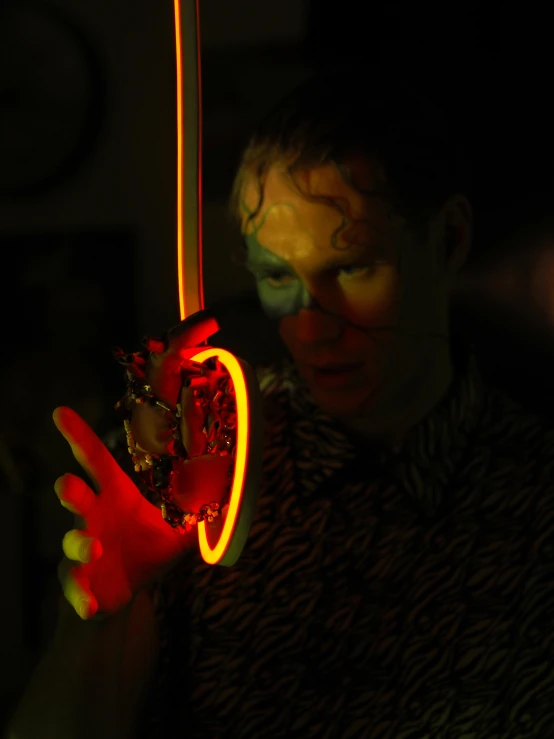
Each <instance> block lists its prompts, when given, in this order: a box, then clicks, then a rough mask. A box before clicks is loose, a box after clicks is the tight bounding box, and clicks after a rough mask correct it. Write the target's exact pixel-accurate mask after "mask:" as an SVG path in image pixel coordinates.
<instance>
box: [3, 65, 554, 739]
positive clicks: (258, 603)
mask: <svg viewBox="0 0 554 739" xmlns="http://www.w3.org/2000/svg"><path fill="white" fill-rule="evenodd" d="M462 165H463V160H461V159H460V157H459V155H458V154H457V142H456V140H453V139H452V137H451V136H449V134H448V128H447V126H446V123H444V122H442V121H441V120H440V116H439V114H438V113H437V112H435V111H434V109H433V108H432V107H431V106H430V105H429V104H427V103H424V102H422V100H421V99H420V98H418V97H417V96H413V95H410V94H409V91H406V90H401V89H400V88H398V87H393V86H389V87H388V88H387V87H386V86H383V88H382V89H378V85H377V83H376V82H375V81H374V80H372V79H371V78H369V77H366V78H365V79H364V78H363V77H360V76H358V77H355V76H354V75H350V76H348V75H346V74H345V73H344V72H343V71H339V72H337V73H336V74H335V75H330V76H324V77H323V78H319V79H316V80H312V81H310V82H309V83H307V84H306V85H303V86H301V87H300V88H299V89H298V90H297V91H295V92H294V93H293V94H292V95H291V96H290V97H289V98H287V99H286V100H285V101H283V102H281V103H280V104H279V105H278V106H277V108H276V109H275V110H274V111H272V112H271V113H270V114H269V115H268V116H267V118H266V119H265V120H264V122H263V123H262V124H261V125H260V127H259V129H258V131H257V132H256V133H255V135H254V137H253V139H252V140H251V143H250V145H249V147H248V148H247V150H246V152H245V154H244V157H243V161H242V163H241V165H240V168H239V173H238V175H237V180H236V183H235V187H234V191H233V198H232V205H233V210H234V213H235V215H236V216H237V218H238V220H239V223H240V227H241V229H242V232H243V234H244V238H245V245H246V266H247V267H248V269H249V270H250V271H251V272H252V273H253V275H254V277H255V280H256V285H257V289H258V294H259V297H260V302H261V305H262V307H263V308H264V310H265V312H266V313H267V315H268V316H269V317H270V318H271V319H272V320H273V321H274V323H275V325H276V330H278V331H279V334H280V336H281V338H282V340H283V342H284V344H285V346H286V348H287V350H288V354H289V355H290V359H292V362H290V361H285V362H283V364H282V366H278V367H271V368H265V370H260V383H261V388H262V391H263V394H264V397H265V400H266V420H267V439H266V447H265V458H264V484H263V486H262V490H261V491H260V501H259V507H258V511H257V515H256V518H255V521H254V524H253V527H252V530H251V533H250V537H249V541H248V543H247V546H246V548H245V550H244V553H243V555H242V557H241V559H240V560H239V562H238V563H237V564H236V565H235V566H234V567H233V568H229V569H227V568H211V567H209V566H207V565H205V564H204V563H203V562H201V561H199V557H198V555H197V554H196V553H195V552H194V551H192V550H190V549H188V550H187V552H186V554H184V553H183V550H182V548H181V549H179V546H182V545H179V544H178V543H177V539H176V538H175V537H174V536H173V533H174V532H173V531H172V530H169V527H167V526H166V525H165V524H164V523H163V522H161V517H159V512H158V511H157V510H156V509H155V508H154V507H153V506H150V505H149V504H148V503H147V501H145V500H144V499H143V498H141V497H140V495H139V494H138V491H136V489H135V488H134V485H133V483H132V482H131V481H130V480H129V478H127V477H126V476H125V475H124V474H123V473H122V472H121V471H120V470H119V468H117V465H115V463H114V462H113V460H112V459H111V458H110V457H109V455H108V454H107V452H106V450H105V449H104V448H103V447H102V445H101V444H100V442H99V441H98V440H97V439H96V438H95V437H94V436H93V434H92V432H90V430H89V429H88V428H87V427H86V426H85V425H84V424H83V422H82V421H80V419H78V418H77V417H75V415H74V414H72V413H71V412H70V411H68V410H59V411H58V412H57V417H56V418H57V424H58V426H59V428H60V429H61V430H62V433H64V435H65V436H66V438H68V440H69V441H70V443H71V444H72V446H73V449H74V451H75V453H76V456H77V457H78V458H79V459H80V461H82V463H83V466H84V467H85V469H87V470H88V471H89V472H90V473H91V476H92V477H93V478H94V479H95V480H96V482H97V485H98V487H99V488H100V493H101V494H100V496H99V497H95V496H94V495H93V493H92V491H91V490H90V489H89V488H87V487H86V486H85V485H84V483H82V482H79V481H77V479H76V478H71V477H70V476H65V477H64V478H61V479H60V480H59V481H58V483H57V485H56V490H57V493H58V495H59V497H60V498H61V500H62V501H63V502H64V504H65V505H66V506H67V507H69V508H70V509H71V510H73V511H74V512H76V513H77V514H79V515H81V516H83V517H84V519H85V525H84V526H83V525H80V526H79V528H85V529H86V532H85V534H83V533H79V531H73V532H70V534H68V536H67V537H66V540H65V541H64V551H65V554H66V557H67V560H66V561H65V565H64V566H63V568H62V581H63V583H64V591H65V593H66V597H67V598H68V600H69V602H70V603H71V604H72V605H73V606H74V608H75V609H76V610H78V609H80V608H82V609H83V610H82V611H81V614H82V616H83V617H84V618H85V619H86V618H88V617H89V616H91V615H93V614H94V613H95V612H96V611H97V609H99V610H100V612H104V614H114V613H115V612H117V611H119V612H120V613H121V612H123V611H122V610H121V609H123V610H124V606H125V604H126V603H127V602H128V601H129V599H130V598H131V597H132V595H133V593H136V592H137V591H140V595H139V597H138V598H136V599H135V601H134V605H133V607H132V609H131V611H130V614H131V615H130V616H129V622H128V623H127V625H123V626H120V627H119V628H120V632H119V639H118V637H114V636H112V637H111V638H112V642H111V643H112V644H118V643H121V644H123V645H124V648H123V647H119V648H118V650H116V651H117V654H118V659H119V660H120V662H119V664H123V666H124V667H123V670H124V671H123V673H119V681H117V680H116V681H115V682H116V683H117V685H118V686H119V690H120V692H119V696H120V698H119V703H118V702H117V699H116V698H115V697H114V696H115V695H117V694H116V692H115V689H114V690H113V691H112V692H110V693H109V696H110V700H113V701H114V702H113V707H112V710H113V712H114V713H113V715H114V716H117V718H118V720H119V721H120V724H119V726H120V729H119V734H115V735H119V736H123V735H127V734H125V733H124V732H125V731H127V732H128V735H129V736H138V735H141V736H142V735H144V736H155V735H156V731H159V732H160V735H163V736H181V735H182V736H183V737H185V736H186V737H195V738H196V737H198V739H200V738H201V737H202V738H203V737H210V738H211V737H223V736H225V737H227V736H228V737H240V738H241V739H250V737H252V738H255V737H256V738H257V737H262V736H264V737H265V736H268V737H297V736H298V737H318V738H320V737H329V738H331V737H339V738H340V739H346V738H347V737H364V738H365V737H367V738H368V739H381V738H382V737H383V738H384V737H391V738H394V739H398V737H406V738H407V737H430V738H434V737H449V738H452V739H461V738H462V737H473V736H475V737H477V736H483V737H486V739H492V737H499V738H500V737H502V739H508V738H511V737H514V739H515V737H521V736H529V737H548V736H551V735H552V725H554V636H553V630H552V623H553V618H554V588H553V586H552V578H553V575H554V496H553V493H554V485H553V479H554V477H553V473H554V463H553V455H552V443H553V441H554V436H553V434H552V432H551V431H549V430H545V429H543V428H542V426H541V424H540V422H539V421H538V420H537V419H535V418H534V417H532V416H530V415H528V414H527V413H525V412H524V411H523V410H522V409H520V408H519V407H517V406H516V405H515V404H513V403H511V402H510V401H509V400H508V399H506V398H504V397H503V396H501V395H500V394H499V393H496V392H495V391H494V390H490V389H485V388H484V387H483V383H482V381H481V379H480V377H479V373H478V371H477V369H476V366H475V362H474V360H473V358H472V356H471V352H470V351H469V350H468V347H467V346H466V345H465V344H464V343H463V342H462V341H460V340H459V338H458V337H457V336H455V335H454V334H453V332H452V331H451V328H450V327H451V320H450V312H449V302H450V295H451V292H452V288H453V285H454V284H455V280H456V277H457V274H458V272H459V270H460V269H461V267H462V266H463V264H464V261H465V258H466V255H467V253H468V250H469V247H470V242H471V226H472V212H471V206H470V204H469V201H468V199H467V196H466V194H465V193H466V184H467V182H466V178H465V173H464V168H463V166H462ZM164 527H165V529H164ZM181 540H182V537H181ZM139 543H140V544H141V545H142V546H138V544H139ZM145 544H147V545H148V546H145ZM82 547H84V548H83V549H82ZM102 550H103V553H102V556H99V554H100V551H102ZM137 552H138V553H137ZM178 560H180V562H179V564H178V565H175V566H173V567H172V569H171V572H170V573H169V574H168V575H165V576H164V577H163V578H162V579H161V581H160V582H159V584H158V585H157V586H156V587H155V588H154V589H153V590H152V592H153V598H154V603H155V606H156V611H157V615H158V620H157V626H154V618H153V613H152V609H149V608H148V605H144V603H148V602H150V601H148V599H147V598H146V596H145V595H144V589H141V588H142V586H143V585H144V584H145V583H146V582H149V581H151V579H152V577H154V576H155V575H156V574H157V573H162V572H163V571H164V570H165V569H167V566H168V563H175V562H177V561H178ZM75 562H81V563H86V564H81V565H80V566H75ZM137 573H138V574H137ZM137 604H138V605H137ZM141 604H142V605H141ZM141 607H142V608H143V611H142V615H140V614H141V611H140V608H141ZM137 614H138V615H137ZM118 618H121V617H120V616H119V615H117V614H116V615H108V617H107V618H106V616H105V617H104V620H103V621H100V622H99V623H100V624H103V626H100V625H95V624H96V622H95V620H93V621H90V622H86V623H85V624H79V622H78V621H77V620H76V619H73V621H72V622H71V623H72V627H71V628H72V629H73V630H74V631H78V629H77V626H90V627H91V632H90V634H89V635H88V636H87V637H84V636H81V637H79V638H80V640H81V641H80V642H79V645H82V644H85V643H86V644H87V645H88V648H89V650H90V649H91V647H90V644H92V643H96V644H102V643H106V642H107V637H105V638H104V642H102V635H101V631H102V630H104V633H108V631H109V630H110V628H111V629H112V632H113V633H115V631H116V629H117V628H118V627H116V626H114V625H113V624H115V623H116V619H118ZM68 623H69V621H68ZM129 624H131V625H132V624H135V626H134V630H133V628H131V626H130V625H129ZM92 629H94V630H95V631H94V634H92ZM80 633H81V634H83V633H84V631H83V630H81V632H80ZM68 639H69V637H68V638H67V639H66V642H65V643H66V644H68V643H69V641H68ZM94 640H96V641H94ZM77 641H78V640H77ZM61 643H63V634H62V636H61V637H60V644H61ZM144 644H148V645H149V647H148V650H145V649H144ZM141 646H142V651H141ZM79 648H80V649H84V647H82V646H79ZM60 649H61V648H60ZM109 651H110V650H109V649H108V648H107V647H105V653H106V654H107V653H109ZM145 652H147V654H145ZM60 653H61V652H58V654H60ZM76 653H80V652H79V650H78V649H76V650H74V654H76ZM89 654H90V652H89ZM56 659H57V662H58V663H59V662H60V659H61V658H60V657H59V656H58V657H57V658H56V657H52V658H51V664H54V663H56ZM133 666H134V667H133ZM74 669H75V674H77V675H79V676H81V675H82V672H83V669H84V668H83V659H81V662H80V667H76V668H74ZM95 674H96V675H101V670H100V671H98V669H97V671H96V672H95ZM137 674H138V675H139V677H138V678H136V679H133V675H137ZM122 675H123V677H122ZM79 679H80V678H79ZM94 684H95V685H98V684H102V685H104V684H105V681H104V682H102V679H101V678H100V677H97V678H96V681H95V682H94ZM85 687H86V684H84V683H83V684H81V685H80V687H79V689H78V691H77V692H78V695H79V696H81V700H82V696H83V694H84V692H85ZM74 691H75V688H74ZM89 695H90V691H89ZM142 698H144V700H141V699H142ZM29 701H30V699H29ZM103 701H104V702H103V703H102V706H103V707H105V706H107V701H108V699H107V698H103ZM99 702H100V700H99V699H98V700H96V701H94V700H90V703H89V708H88V709H86V710H88V714H87V715H89V714H94V710H93V709H94V706H95V705H96V706H97V707H98V704H99ZM31 705H32V702H31V701H30V702H29V703H27V708H26V710H25V709H21V710H20V716H22V715H25V714H26V715H28V714H29V712H30V710H31V709H30V708H29V706H31ZM81 705H84V703H82V704H81ZM91 706H92V708H91ZM83 710H85V709H83ZM106 715H107V718H106V722H105V724H104V725H103V729H104V730H107V729H106V726H108V727H109V725H110V723H109V715H110V714H109V713H108V714H106ZM21 721H22V719H21ZM113 722H115V718H114V719H113ZM113 722H112V723H113ZM21 725H23V723H22V724H21ZM98 725H99V724H98ZM16 726H17V725H16ZM43 726H44V724H43ZM121 727H123V728H121ZM163 732H165V733H163ZM15 735H17V734H15ZM44 735H45V736H46V734H44ZM91 735H92V736H96V735H100V734H99V733H98V734H95V733H92V734H91ZM21 736H23V733H21Z"/></svg>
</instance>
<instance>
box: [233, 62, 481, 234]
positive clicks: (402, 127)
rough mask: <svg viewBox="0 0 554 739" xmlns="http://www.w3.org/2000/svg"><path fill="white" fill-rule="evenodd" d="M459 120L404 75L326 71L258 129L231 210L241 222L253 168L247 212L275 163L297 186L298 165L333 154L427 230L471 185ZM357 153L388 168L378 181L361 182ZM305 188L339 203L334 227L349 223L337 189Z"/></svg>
mask: <svg viewBox="0 0 554 739" xmlns="http://www.w3.org/2000/svg"><path fill="white" fill-rule="evenodd" d="M419 87H421V85H419ZM455 124H456V120H455V118H454V117H453V116H449V114H448V112H447V108H446V106H444V105H441V104H439V103H437V102H436V101H434V100H432V98H431V97H430V96H428V95H426V94H424V93H422V92H421V91H420V90H419V89H418V85H417V84H414V83H413V82H411V81H409V80H408V79H406V78H405V77H401V76H396V78H391V76H389V75H387V74H383V73H382V72H380V71H375V70H372V69H371V68H367V67H365V66H363V65H360V64H356V65H344V66H342V67H338V66H336V67H334V69H332V70H323V71H320V72H319V73H317V74H315V75H313V76H312V77H311V78H310V79H309V80H308V81H306V82H304V83H302V84H300V85H299V86H298V87H297V88H296V89H294V90H293V91H292V92H291V93H290V94H289V95H287V96H286V97H285V98H284V99H282V100H281V101H280V102H279V103H278V104H277V105H276V106H275V107H274V108H273V109H272V110H270V111H269V113H268V114H267V115H266V116H265V117H264V118H263V120H262V121H261V122H260V123H259V125H258V126H257V128H256V129H255V131H254V132H253V134H252V136H251V138H250V140H249V142H248V144H247V146H246V148H245V149H244V151H243V154H242V158H241V160H240V164H239V167H238V170H237V173H236V176H235V180H234V183H233V188H232V191H231V196H230V200H229V211H230V214H231V217H232V218H233V220H235V221H237V222H238V223H239V224H240V225H242V222H243V220H244V212H245V205H244V203H243V200H242V196H243V191H244V187H245V184H246V182H247V181H248V182H251V181H252V178H254V181H255V182H256V185H257V188H258V204H257V207H256V208H254V210H253V211H252V212H248V218H247V222H249V221H251V220H252V219H253V218H255V217H256V216H257V215H258V213H259V211H260V208H261V206H262V202H263V197H264V178H265V176H266V174H267V171H268V169H269V168H270V167H271V166H273V165H275V164H280V165H283V166H284V170H285V172H286V173H287V174H288V176H289V178H290V180H291V182H292V183H293V184H294V186H295V188H296V189H297V190H300V186H299V184H298V183H297V182H296V180H295V173H297V172H299V171H301V170H305V169H308V168H311V167H314V166H318V165H319V166H321V165H324V164H329V163H331V164H333V165H334V166H336V167H337V169H338V170H339V172H340V174H341V176H342V178H343V180H344V181H345V182H346V183H347V184H349V185H350V186H351V187H353V188H354V189H356V190H357V191H358V192H360V193H362V194H363V195H366V196H373V197H380V198H385V199H387V200H388V201H389V202H390V204H391V207H392V209H393V211H394V212H395V213H397V214H398V215H400V216H402V217H404V218H405V219H406V221H407V222H408V223H409V224H410V225H411V226H412V227H414V229H417V230H419V231H420V232H421V229H423V228H425V227H426V225H427V223H428V221H429V218H430V217H431V216H432V215H433V213H435V212H436V211H437V210H439V209H440V207H441V206H442V205H443V204H444V202H445V201H446V200H447V199H448V197H449V196H451V195H454V194H464V195H469V192H470V168H469V163H468V158H467V156H466V155H465V153H464V152H463V151H462V149H461V146H460V144H461V138H462V137H461V136H459V135H456V128H455ZM360 158H363V159H365V160H368V161H369V162H372V163H377V164H378V165H379V167H380V170H381V171H382V173H383V175H384V176H383V178H382V179H383V183H382V187H380V189H379V190H378V191H371V192H369V191H367V190H364V189H363V188H362V187H361V186H360V184H359V183H357V182H356V180H355V178H354V176H353V172H352V167H351V164H352V162H353V160H354V159H360ZM300 191H301V190H300ZM302 194H303V195H304V196H305V197H306V198H307V199H310V200H319V201H325V202H327V203H328V204H329V205H332V206H333V207H335V208H337V209H338V210H339V211H340V212H341V214H342V216H343V222H342V224H341V226H340V227H339V229H337V232H340V230H342V228H344V227H345V226H346V225H347V221H348V219H347V218H346V215H345V213H344V211H343V210H342V208H341V207H340V204H339V203H338V202H337V201H335V200H334V199H333V198H329V197H324V196H317V197H316V196H313V195H310V194H308V193H302ZM337 232H335V243H336V236H337V235H338V233H337Z"/></svg>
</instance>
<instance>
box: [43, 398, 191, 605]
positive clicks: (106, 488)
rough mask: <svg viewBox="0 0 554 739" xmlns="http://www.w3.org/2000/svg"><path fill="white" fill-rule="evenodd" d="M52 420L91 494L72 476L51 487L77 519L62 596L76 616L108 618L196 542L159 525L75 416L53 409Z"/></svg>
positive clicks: (62, 572) (67, 544) (66, 544)
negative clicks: (87, 480)
mask: <svg viewBox="0 0 554 739" xmlns="http://www.w3.org/2000/svg"><path fill="white" fill-rule="evenodd" d="M54 422H55V424H56V426H57V428H58V429H59V431H60V432H61V433H62V435H63V436H64V437H65V439H66V440H67V441H68V443H69V444H70V446H71V449H72V451H73V455H74V456H75V458H76V460H77V461H78V462H79V464H80V465H81V466H82V468H83V469H84V471H85V472H86V473H87V475H88V476H89V478H90V479H91V481H92V482H93V484H94V487H95V488H96V492H94V491H93V490H92V489H91V488H90V487H89V486H88V485H87V484H86V483H85V482H84V481H83V480H82V479H81V478H79V477H77V476H76V475H71V474H66V475H63V476H62V477H60V478H59V479H58V480H57V481H56V484H55V490H56V493H57V495H58V497H59V498H60V501H61V502H62V505H64V506H65V507H66V508H68V509H69V510H70V511H71V512H72V513H74V514H75V516H76V528H75V529H73V530H72V531H69V532H68V533H67V534H66V536H65V537H64V541H63V550H64V554H65V559H64V560H63V561H62V563H61V564H60V567H59V577H60V581H61V584H62V587H63V591H64V595H65V597H66V598H67V600H68V601H69V603H70V604H71V605H72V606H73V608H75V610H76V611H77V613H79V615H80V616H81V617H82V618H91V617H92V616H94V614H95V613H96V612H97V611H100V612H102V613H107V614H111V613H115V612H116V611H118V610H119V609H121V608H122V607H123V606H125V605H126V604H127V603H128V602H129V601H130V600H131V598H132V597H133V595H134V594H135V593H137V592H138V591H139V590H140V589H141V588H142V587H144V586H145V585H147V584H148V583H149V582H151V581H152V580H153V579H154V578H155V577H156V576H158V575H160V574H163V573H164V572H165V571H166V570H167V569H168V568H169V567H171V566H172V565H173V564H174V563H175V562H176V561H177V560H178V559H179V558H180V557H181V556H182V554H183V553H184V551H185V550H186V548H187V547H190V546H191V545H192V546H194V545H195V542H196V537H195V536H191V535H182V534H180V533H179V532H178V531H176V530H174V529H172V528H171V527H170V526H168V525H167V523H165V522H164V521H163V519H162V517H161V515H160V511H159V510H158V509H157V508H156V507H155V506H154V505H152V504H151V503H150V502H148V501H147V500H146V499H145V498H144V497H143V496H142V495H141V493H140V491H139V489H138V488H137V487H136V485H135V484H134V483H133V481H132V480H131V479H130V478H129V477H128V475H126V474H125V473H124V472H123V470H122V469H121V468H120V467H119V465H118V464H117V462H116V461H115V459H114V458H113V457H112V455H111V454H110V452H109V451H108V449H107V448H106V447H105V446H104V444H103V443H102V442H101V441H100V439H99V438H98V437H97V436H96V434H95V433H94V432H93V431H92V430H91V429H90V427H89V426H88V425H87V424H86V423H85V422H84V421H83V420H82V419H81V418H80V417H79V416H78V415H77V414H76V413H75V412H74V411H72V410H71V409H70V408H57V409H56V411H55V412H54ZM191 533H192V532H191Z"/></svg>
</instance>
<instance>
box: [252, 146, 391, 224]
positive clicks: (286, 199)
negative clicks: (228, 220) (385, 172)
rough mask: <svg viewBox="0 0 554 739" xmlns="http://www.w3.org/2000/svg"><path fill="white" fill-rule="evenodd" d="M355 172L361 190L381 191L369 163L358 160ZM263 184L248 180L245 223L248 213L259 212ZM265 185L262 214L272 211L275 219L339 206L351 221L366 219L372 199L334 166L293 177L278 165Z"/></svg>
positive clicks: (268, 175)
mask: <svg viewBox="0 0 554 739" xmlns="http://www.w3.org/2000/svg"><path fill="white" fill-rule="evenodd" d="M351 170H352V172H353V173H355V177H354V181H355V182H356V184H357V185H359V186H360V187H361V189H363V190H367V191H369V192H371V191H372V190H377V179H378V174H379V173H378V172H377V170H375V168H372V166H371V165H370V164H369V163H368V162H364V161H363V160H356V162H354V163H353V164H352V167H351ZM259 184H260V183H258V182H257V181H256V178H255V177H254V176H248V177H247V178H246V181H245V185H244V188H243V192H242V200H243V202H244V204H245V206H246V208H245V219H244V221H246V217H247V214H248V213H251V212H253V211H254V210H256V209H257V208H258V204H259V198H260V187H259ZM261 185H262V192H263V202H262V207H261V209H260V213H262V212H264V211H266V210H267V209H268V208H270V209H271V211H272V213H273V214H274V216H276V215H277V214H279V215H281V214H282V215H283V216H285V217H288V218H289V219H290V218H291V216H292V212H291V211H292V210H293V209H295V210H297V211H298V210H301V211H307V210H311V209H313V208H314V207H315V208H318V209H319V210H321V209H322V208H332V204H333V203H337V204H338V205H339V206H340V208H341V209H342V210H343V211H344V212H345V214H346V215H347V216H348V217H349V218H351V219H355V218H363V217H364V216H365V215H367V210H368V206H369V205H370V203H369V202H368V199H367V198H366V197H364V195H363V194H362V193H360V192H358V191H357V189H356V188H354V187H352V186H351V185H350V184H348V183H347V182H346V181H345V179H344V177H343V176H342V174H341V172H340V171H339V169H338V167H336V166H335V165H334V164H332V163H327V164H324V165H321V166H317V167H310V168H305V169H301V170H297V171H295V172H294V174H293V176H292V177H291V175H289V174H288V172H287V169H286V166H285V165H283V164H275V165H273V166H272V167H270V168H269V169H268V171H267V173H266V175H265V176H264V178H263V179H262V182H261ZM319 198H321V200H319ZM326 200H328V202H326ZM310 206H311V207H310ZM287 211H288V213H287Z"/></svg>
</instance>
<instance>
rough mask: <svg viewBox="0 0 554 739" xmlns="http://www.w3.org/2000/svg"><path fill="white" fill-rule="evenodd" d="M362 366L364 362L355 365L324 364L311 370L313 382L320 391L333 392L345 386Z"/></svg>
mask: <svg viewBox="0 0 554 739" xmlns="http://www.w3.org/2000/svg"><path fill="white" fill-rule="evenodd" d="M363 366H364V362H357V363H355V364H324V365H319V366H315V365H313V366H312V367H311V368H310V369H311V375H312V380H313V382H314V383H315V384H316V385H318V386H319V387H321V388H322V389H327V390H333V389H335V388H341V387H343V386H347V385H348V384H349V383H350V382H351V381H352V380H353V379H354V378H355V376H356V373H357V372H358V371H359V370H360V369H361V368H362V367H363Z"/></svg>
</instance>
